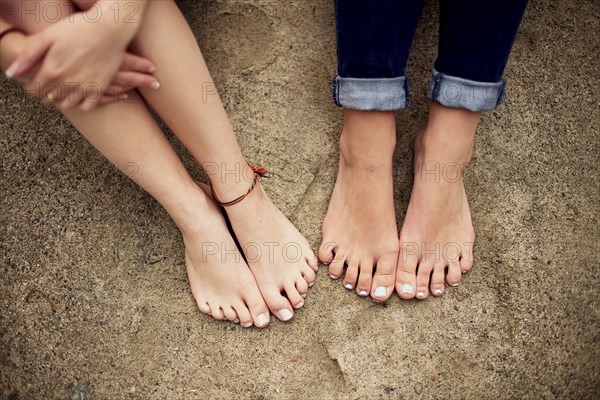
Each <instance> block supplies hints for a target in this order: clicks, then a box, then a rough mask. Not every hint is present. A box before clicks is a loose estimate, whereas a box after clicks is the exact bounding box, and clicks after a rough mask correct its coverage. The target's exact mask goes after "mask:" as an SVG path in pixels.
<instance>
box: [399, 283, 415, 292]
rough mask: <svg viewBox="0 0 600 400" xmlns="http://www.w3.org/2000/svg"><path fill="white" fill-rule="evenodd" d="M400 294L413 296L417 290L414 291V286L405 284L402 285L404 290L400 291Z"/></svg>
mask: <svg viewBox="0 0 600 400" xmlns="http://www.w3.org/2000/svg"><path fill="white" fill-rule="evenodd" d="M400 292H401V293H402V294H413V293H414V292H415V290H414V289H413V287H412V285H409V284H408V283H405V284H404V285H402V289H401V290H400Z"/></svg>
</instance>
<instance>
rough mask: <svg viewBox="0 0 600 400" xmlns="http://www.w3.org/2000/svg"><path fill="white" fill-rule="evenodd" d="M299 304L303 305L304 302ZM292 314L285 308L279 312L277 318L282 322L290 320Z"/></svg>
mask: <svg viewBox="0 0 600 400" xmlns="http://www.w3.org/2000/svg"><path fill="white" fill-rule="evenodd" d="M301 304H304V302H302V303H301ZM300 307H302V306H300ZM293 315H294V314H293V313H292V312H291V311H290V310H288V309H287V308H284V309H283V310H279V318H281V320H282V321H288V320H289V319H291V318H292V316H293Z"/></svg>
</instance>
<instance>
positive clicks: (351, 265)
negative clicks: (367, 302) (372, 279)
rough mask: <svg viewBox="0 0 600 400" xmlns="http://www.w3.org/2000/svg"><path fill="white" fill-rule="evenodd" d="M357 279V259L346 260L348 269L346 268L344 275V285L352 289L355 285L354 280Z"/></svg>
mask: <svg viewBox="0 0 600 400" xmlns="http://www.w3.org/2000/svg"><path fill="white" fill-rule="evenodd" d="M357 280H358V260H356V261H354V260H353V261H348V269H346V275H345V276H344V281H343V284H344V287H345V288H346V289H348V290H352V289H354V288H355V287H356V281H357Z"/></svg>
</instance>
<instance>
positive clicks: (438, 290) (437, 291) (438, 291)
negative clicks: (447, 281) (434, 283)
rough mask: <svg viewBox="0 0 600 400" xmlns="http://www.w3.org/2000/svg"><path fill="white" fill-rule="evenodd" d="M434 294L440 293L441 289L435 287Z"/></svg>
mask: <svg viewBox="0 0 600 400" xmlns="http://www.w3.org/2000/svg"><path fill="white" fill-rule="evenodd" d="M434 293H435V294H442V289H435V292H434Z"/></svg>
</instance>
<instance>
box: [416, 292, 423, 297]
mask: <svg viewBox="0 0 600 400" xmlns="http://www.w3.org/2000/svg"><path fill="white" fill-rule="evenodd" d="M417 297H425V292H418V293H417Z"/></svg>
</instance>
